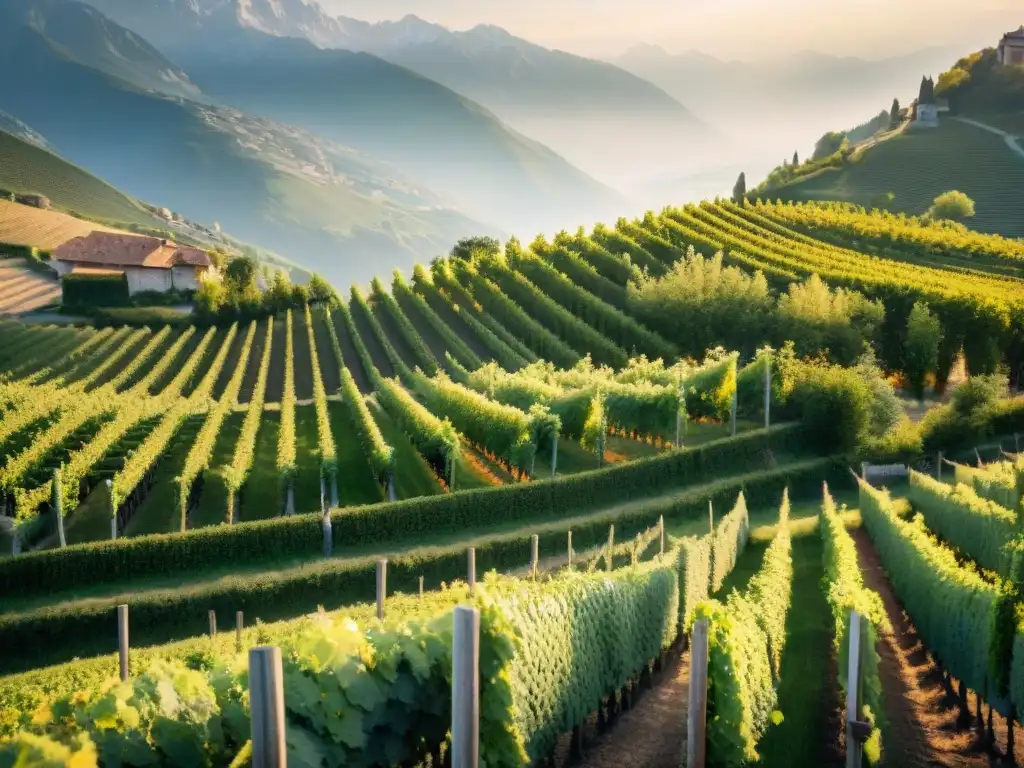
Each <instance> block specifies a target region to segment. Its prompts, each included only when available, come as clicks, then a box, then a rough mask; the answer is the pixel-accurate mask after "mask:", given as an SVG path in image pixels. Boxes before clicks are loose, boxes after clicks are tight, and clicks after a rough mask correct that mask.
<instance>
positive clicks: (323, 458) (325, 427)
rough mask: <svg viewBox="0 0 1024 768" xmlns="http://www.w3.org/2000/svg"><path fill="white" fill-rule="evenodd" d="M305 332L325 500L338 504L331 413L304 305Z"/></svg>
mask: <svg viewBox="0 0 1024 768" xmlns="http://www.w3.org/2000/svg"><path fill="white" fill-rule="evenodd" d="M306 333H307V334H308V336H309V356H310V361H311V363H312V368H313V406H314V407H315V408H316V436H317V449H318V450H319V452H320V468H321V470H322V471H323V474H324V477H325V478H326V480H327V482H328V484H329V488H330V494H331V495H330V497H329V498H328V499H327V500H326V501H327V502H328V503H330V505H331V506H337V504H338V488H337V483H338V455H337V451H336V450H335V447H334V435H333V434H332V433H331V414H330V411H329V410H328V406H327V392H326V390H325V389H324V377H323V373H322V372H321V371H320V355H319V353H318V352H317V348H316V338H315V337H314V335H313V316H312V314H311V313H310V311H309V305H308V304H307V305H306Z"/></svg>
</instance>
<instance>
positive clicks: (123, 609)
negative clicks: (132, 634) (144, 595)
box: [117, 605, 129, 682]
mask: <svg viewBox="0 0 1024 768" xmlns="http://www.w3.org/2000/svg"><path fill="white" fill-rule="evenodd" d="M117 656H118V663H119V666H120V668H121V681H122V682H124V681H126V680H127V679H128V673H129V669H128V606H127V605H119V606H117Z"/></svg>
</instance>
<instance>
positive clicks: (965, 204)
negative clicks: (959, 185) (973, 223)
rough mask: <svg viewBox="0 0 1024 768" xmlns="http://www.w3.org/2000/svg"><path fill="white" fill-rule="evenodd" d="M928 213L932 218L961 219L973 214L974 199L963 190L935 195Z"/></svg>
mask: <svg viewBox="0 0 1024 768" xmlns="http://www.w3.org/2000/svg"><path fill="white" fill-rule="evenodd" d="M928 213H929V215H931V217H932V218H933V219H940V220H944V221H963V220H964V219H969V218H971V217H972V216H973V215H974V201H973V200H972V199H971V198H969V197H968V196H967V195H965V194H964V193H963V192H958V191H956V190H952V191H950V192H945V193H943V194H941V195H939V196H938V197H936V198H935V202H934V203H932V207H931V208H930V209H929V210H928Z"/></svg>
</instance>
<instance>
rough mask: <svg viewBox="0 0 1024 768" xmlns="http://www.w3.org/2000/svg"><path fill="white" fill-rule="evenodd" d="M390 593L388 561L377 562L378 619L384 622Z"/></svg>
mask: <svg viewBox="0 0 1024 768" xmlns="http://www.w3.org/2000/svg"><path fill="white" fill-rule="evenodd" d="M387 592H388V561H387V560H378V561H377V618H378V619H379V620H380V621H383V620H384V599H385V598H386V597H387Z"/></svg>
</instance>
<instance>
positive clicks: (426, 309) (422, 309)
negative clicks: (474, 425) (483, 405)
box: [391, 269, 483, 370]
mask: <svg viewBox="0 0 1024 768" xmlns="http://www.w3.org/2000/svg"><path fill="white" fill-rule="evenodd" d="M391 293H392V295H393V296H394V297H395V301H397V302H398V305H399V306H400V307H402V309H403V310H404V312H405V316H406V317H407V318H408V317H409V316H410V314H411V310H412V308H413V307H415V311H416V312H417V313H418V314H419V317H420V318H422V319H424V320H426V321H427V323H428V324H429V325H430V327H431V328H433V329H434V332H435V333H436V334H437V335H438V336H440V337H441V339H442V340H444V343H445V346H446V347H447V348H448V351H449V353H450V354H452V355H454V356H455V358H456V360H458V362H459V363H461V364H462V365H464V366H466V367H467V368H470V369H472V370H475V369H477V368H479V367H480V366H481V365H483V361H482V360H481V359H480V358H479V357H478V356H477V355H476V353H474V352H473V350H471V349H470V348H469V347H468V346H467V345H466V343H465V342H464V341H463V340H462V339H460V338H459V337H458V336H457V335H455V333H453V332H452V329H451V328H450V327H449V326H448V324H447V323H445V322H444V320H442V319H441V318H440V316H439V315H438V314H437V313H436V312H435V311H434V310H433V308H432V307H431V306H430V305H429V304H428V303H427V300H426V299H424V298H423V297H422V296H420V295H419V294H418V293H416V292H415V291H413V289H412V288H410V287H409V285H408V284H407V283H406V282H405V280H404V279H403V278H402V274H401V273H400V272H399V271H398V270H397V269H396V270H395V278H394V280H393V281H392V283H391ZM403 305H404V306H403Z"/></svg>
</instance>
